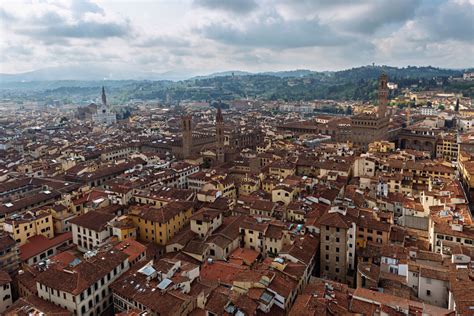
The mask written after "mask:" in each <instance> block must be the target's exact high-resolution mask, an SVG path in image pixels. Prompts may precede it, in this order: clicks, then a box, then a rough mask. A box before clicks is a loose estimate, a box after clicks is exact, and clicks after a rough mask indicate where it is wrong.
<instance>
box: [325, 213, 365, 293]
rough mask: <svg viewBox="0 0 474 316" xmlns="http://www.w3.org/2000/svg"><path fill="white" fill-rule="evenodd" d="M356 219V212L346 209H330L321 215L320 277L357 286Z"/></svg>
mask: <svg viewBox="0 0 474 316" xmlns="http://www.w3.org/2000/svg"><path fill="white" fill-rule="evenodd" d="M357 217H358V213H357V211H356V210H355V209H350V208H346V207H343V206H334V207H331V209H330V210H329V211H327V212H326V213H325V214H323V215H322V216H321V218H320V221H319V223H320V243H321V262H320V272H321V276H323V277H326V278H328V279H331V280H335V281H338V282H343V283H349V284H351V283H352V284H353V283H354V280H353V279H354V274H353V271H354V269H355V250H356V234H357Z"/></svg>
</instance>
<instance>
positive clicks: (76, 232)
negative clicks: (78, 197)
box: [70, 211, 116, 252]
mask: <svg viewBox="0 0 474 316" xmlns="http://www.w3.org/2000/svg"><path fill="white" fill-rule="evenodd" d="M115 218H116V216H115V215H114V214H109V213H105V212H104V213H103V212H99V211H89V212H87V213H86V214H84V215H80V216H77V217H76V218H74V219H72V220H71V221H70V223H71V228H72V242H73V243H74V244H76V245H77V248H78V249H79V250H80V251H83V252H86V251H90V250H93V249H95V248H97V247H100V246H102V245H103V244H104V243H105V241H106V239H107V238H109V237H110V236H112V228H111V227H109V223H110V222H111V221H113V220H114V219H115Z"/></svg>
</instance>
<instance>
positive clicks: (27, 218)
mask: <svg viewBox="0 0 474 316" xmlns="http://www.w3.org/2000/svg"><path fill="white" fill-rule="evenodd" d="M3 227H4V230H5V232H7V233H9V234H10V236H11V237H12V238H13V239H14V240H15V241H16V242H17V243H18V244H19V246H21V245H23V244H25V243H26V241H27V239H28V238H30V237H33V236H35V235H43V236H45V237H46V238H53V237H54V223H53V216H52V214H51V211H50V210H46V209H39V210H32V211H28V212H26V213H24V214H22V215H16V214H13V215H11V216H10V217H8V218H7V219H5V223H4V226H3Z"/></svg>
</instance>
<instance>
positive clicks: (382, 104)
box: [377, 73, 388, 117]
mask: <svg viewBox="0 0 474 316" xmlns="http://www.w3.org/2000/svg"><path fill="white" fill-rule="evenodd" d="M387 83H388V78H387V75H386V74H385V73H383V74H382V75H381V76H380V79H379V91H378V92H379V106H378V111H377V114H378V116H379V117H385V116H386V115H387V103H388V87H387Z"/></svg>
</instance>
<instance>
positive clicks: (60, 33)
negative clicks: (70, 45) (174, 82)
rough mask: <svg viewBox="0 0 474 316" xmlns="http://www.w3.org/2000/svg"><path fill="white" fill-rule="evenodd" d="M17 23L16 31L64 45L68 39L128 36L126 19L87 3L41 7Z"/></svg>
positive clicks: (128, 24)
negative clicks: (23, 21) (25, 21)
mask: <svg viewBox="0 0 474 316" xmlns="http://www.w3.org/2000/svg"><path fill="white" fill-rule="evenodd" d="M40 8H41V10H38V12H36V11H33V12H31V13H30V15H29V16H27V17H26V19H25V20H27V21H28V23H18V24H19V26H17V32H18V33H19V34H23V35H27V36H29V37H30V38H32V39H37V40H40V41H43V42H46V43H51V42H54V41H55V40H57V41H58V43H65V42H67V39H96V38H109V37H125V36H127V35H129V34H130V33H131V31H132V30H131V23H130V21H129V20H128V19H125V18H121V17H118V16H115V15H112V14H108V13H106V12H105V11H104V10H103V9H102V8H101V7H99V6H98V5H97V4H95V3H93V2H91V1H88V0H73V1H72V2H71V3H70V5H69V6H61V5H60V4H56V3H53V4H46V5H42V6H41V7H40Z"/></svg>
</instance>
